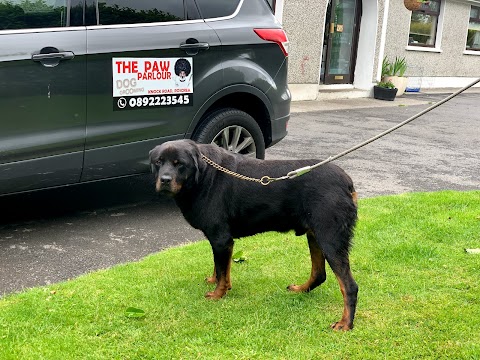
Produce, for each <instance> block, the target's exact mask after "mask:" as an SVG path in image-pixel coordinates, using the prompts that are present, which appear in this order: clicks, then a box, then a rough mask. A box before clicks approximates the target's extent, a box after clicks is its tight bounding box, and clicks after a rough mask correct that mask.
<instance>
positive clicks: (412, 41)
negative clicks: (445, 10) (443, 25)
mask: <svg viewBox="0 0 480 360" xmlns="http://www.w3.org/2000/svg"><path fill="white" fill-rule="evenodd" d="M440 2H441V0H430V1H429V2H426V3H424V4H422V6H421V8H420V9H419V10H416V11H412V17H411V20H410V34H409V37H408V45H412V46H426V47H435V41H436V36H437V28H438V17H439V15H440Z"/></svg>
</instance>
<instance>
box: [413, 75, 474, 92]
mask: <svg viewBox="0 0 480 360" xmlns="http://www.w3.org/2000/svg"><path fill="white" fill-rule="evenodd" d="M477 79H478V78H473V77H459V76H422V77H415V76H409V77H408V82H409V84H411V83H415V84H420V91H422V89H436V88H459V89H460V88H462V87H464V86H467V85H468V84H471V83H472V82H474V81H475V80H477ZM407 87H409V86H408V85H407ZM474 87H480V84H476V85H474Z"/></svg>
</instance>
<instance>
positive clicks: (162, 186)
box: [155, 175, 181, 195]
mask: <svg viewBox="0 0 480 360" xmlns="http://www.w3.org/2000/svg"><path fill="white" fill-rule="evenodd" d="M155 189H156V190H157V192H159V193H160V192H161V193H168V194H173V195H174V194H176V193H178V192H179V191H180V189H181V186H180V185H179V184H178V183H177V182H176V181H175V179H173V177H172V176H170V175H160V176H158V178H157V182H156V184H155Z"/></svg>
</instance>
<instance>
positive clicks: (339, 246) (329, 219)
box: [150, 140, 358, 330]
mask: <svg viewBox="0 0 480 360" xmlns="http://www.w3.org/2000/svg"><path fill="white" fill-rule="evenodd" d="M205 157H207V159H210V160H212V161H213V162H215V163H216V164H219V165H221V166H222V167H223V168H226V169H228V170H231V171H234V172H236V173H238V174H241V175H244V176H248V177H252V178H261V177H263V176H264V175H268V176H270V177H280V176H283V175H285V174H287V173H288V172H290V171H292V170H295V169H298V168H302V167H305V166H309V165H313V164H315V163H316V161H315V160H285V161H283V160H281V161H268V160H258V159H253V158H249V157H245V156H242V155H237V154H233V153H232V152H229V151H226V150H224V149H221V148H219V147H217V146H215V145H203V144H196V143H195V142H193V141H190V140H178V141H169V142H166V143H163V144H162V145H159V146H157V147H155V148H154V149H153V150H152V151H150V161H151V164H152V169H153V171H154V173H155V178H156V180H155V181H156V191H157V192H159V193H166V194H169V195H172V196H173V197H174V199H175V202H176V203H177V205H178V207H179V208H180V210H181V211H182V213H183V215H184V217H185V219H186V220H187V221H188V222H189V223H190V225H192V226H193V227H194V228H196V229H199V230H201V231H203V233H204V234H205V236H206V237H207V238H208V240H209V241H210V245H211V246H212V251H213V258H214V263H215V264H214V265H215V266H214V272H213V276H212V277H209V278H207V281H208V282H210V283H216V288H215V290H214V291H212V292H208V293H207V294H206V295H205V296H206V297H207V298H211V299H219V298H221V297H222V296H224V295H225V294H226V292H227V290H229V289H230V288H231V286H232V284H231V281H230V267H231V260H232V252H233V243H234V241H233V239H234V238H240V237H244V236H250V235H254V234H257V233H261V232H265V231H280V232H287V231H290V230H294V231H295V233H296V235H304V234H307V239H308V246H309V248H310V255H311V260H312V271H311V275H310V278H309V279H308V280H307V282H305V283H304V284H303V285H290V286H289V287H288V290H290V291H295V292H305V291H311V290H313V289H314V288H316V287H317V286H319V285H320V284H322V283H323V282H324V281H325V279H326V273H325V260H326V261H327V262H328V264H329V265H330V267H331V268H332V270H333V272H334V274H335V276H336V277H337V280H338V282H339V284H340V290H341V292H342V295H343V299H344V310H343V316H342V318H341V319H340V321H338V322H336V323H334V324H333V325H332V328H333V329H335V330H340V329H341V330H349V329H351V328H352V327H353V318H354V316H355V308H356V303H357V292H358V286H357V284H356V283H355V280H354V279H353V276H352V273H351V271H350V263H349V256H348V253H349V249H350V246H351V239H352V237H353V230H354V227H355V223H356V220H357V196H356V193H355V189H354V187H353V183H352V180H351V179H350V177H349V176H348V175H347V174H346V173H345V172H344V171H343V170H342V169H340V168H339V167H338V166H336V165H333V164H326V165H323V166H320V167H318V168H316V169H314V170H312V171H310V172H309V173H307V174H304V175H302V176H299V177H296V178H294V179H287V180H282V181H275V182H272V183H271V184H269V185H268V186H263V185H262V184H259V183H257V182H252V181H247V180H243V179H239V178H237V177H235V176H232V175H231V174H227V173H225V172H223V171H220V170H217V168H215V167H214V166H212V165H210V164H209V163H207V162H206V160H205Z"/></svg>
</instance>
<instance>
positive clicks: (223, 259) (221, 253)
mask: <svg viewBox="0 0 480 360" xmlns="http://www.w3.org/2000/svg"><path fill="white" fill-rule="evenodd" d="M208 239H209V241H210V245H211V246H212V251H213V260H214V262H215V270H214V276H215V277H216V283H217V286H216V288H215V290H214V291H210V292H207V293H206V294H205V297H206V298H208V299H220V298H222V297H223V296H224V295H225V294H226V293H227V290H230V289H231V288H232V282H231V280H230V269H231V266H232V253H233V239H232V237H231V236H230V235H228V236H225V237H213V238H211V237H208Z"/></svg>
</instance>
